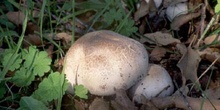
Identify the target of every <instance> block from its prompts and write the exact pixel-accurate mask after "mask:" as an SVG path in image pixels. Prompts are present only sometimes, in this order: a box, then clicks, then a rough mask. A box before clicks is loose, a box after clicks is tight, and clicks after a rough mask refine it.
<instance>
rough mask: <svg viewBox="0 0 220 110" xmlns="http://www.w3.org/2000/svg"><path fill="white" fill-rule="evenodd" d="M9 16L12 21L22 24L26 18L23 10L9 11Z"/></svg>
mask: <svg viewBox="0 0 220 110" xmlns="http://www.w3.org/2000/svg"><path fill="white" fill-rule="evenodd" d="M6 16H7V18H8V20H9V21H11V22H12V23H14V24H16V25H17V26H18V25H22V24H23V22H24V19H25V15H24V13H23V12H21V11H17V12H8V13H7V14H6Z"/></svg>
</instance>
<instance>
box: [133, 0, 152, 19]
mask: <svg viewBox="0 0 220 110" xmlns="http://www.w3.org/2000/svg"><path fill="white" fill-rule="evenodd" d="M149 7H150V6H149V4H148V3H147V2H146V1H145V0H142V1H141V2H140V7H139V8H138V10H137V11H136V12H135V13H134V20H135V21H138V20H139V19H140V18H141V17H143V16H145V15H147V14H148V13H149Z"/></svg>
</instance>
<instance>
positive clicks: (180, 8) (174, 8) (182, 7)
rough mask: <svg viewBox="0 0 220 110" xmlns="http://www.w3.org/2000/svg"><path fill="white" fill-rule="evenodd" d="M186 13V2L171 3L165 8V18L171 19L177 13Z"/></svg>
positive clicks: (177, 14)
mask: <svg viewBox="0 0 220 110" xmlns="http://www.w3.org/2000/svg"><path fill="white" fill-rule="evenodd" d="M187 13H188V6H187V3H186V2H184V3H177V4H175V5H171V6H169V7H168V8H167V9H166V15H167V18H168V19H169V20H170V21H173V19H174V18H175V17H177V16H179V15H182V14H187Z"/></svg>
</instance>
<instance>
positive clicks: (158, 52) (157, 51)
mask: <svg viewBox="0 0 220 110" xmlns="http://www.w3.org/2000/svg"><path fill="white" fill-rule="evenodd" d="M165 54H166V49H165V48H163V47H159V46H156V47H155V48H154V49H153V50H152V52H151V53H150V58H151V60H152V61H160V60H161V59H162V57H164V56H165Z"/></svg>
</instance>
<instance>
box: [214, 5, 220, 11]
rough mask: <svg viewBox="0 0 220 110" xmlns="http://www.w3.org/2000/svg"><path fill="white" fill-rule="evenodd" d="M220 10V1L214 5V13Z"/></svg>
mask: <svg viewBox="0 0 220 110" xmlns="http://www.w3.org/2000/svg"><path fill="white" fill-rule="evenodd" d="M219 11H220V3H218V4H217V5H216V6H215V13H218V12H219Z"/></svg>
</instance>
